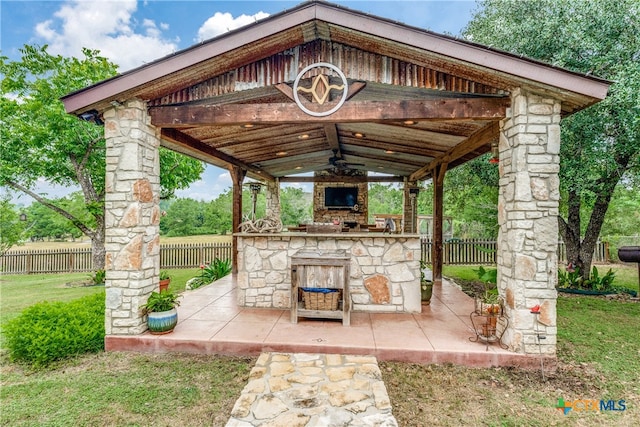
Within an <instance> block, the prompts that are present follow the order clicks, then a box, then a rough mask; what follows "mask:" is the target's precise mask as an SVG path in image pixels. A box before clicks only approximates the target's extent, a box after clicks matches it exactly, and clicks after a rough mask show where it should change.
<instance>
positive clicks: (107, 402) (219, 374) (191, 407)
mask: <svg viewBox="0 0 640 427" xmlns="http://www.w3.org/2000/svg"><path fill="white" fill-rule="evenodd" d="M254 363H255V361H254V360H253V359H251V358H234V357H222V356H203V355H175V354H173V355H168V354H165V355H148V354H127V353H102V354H99V355H93V356H84V357H79V358H77V359H74V360H71V361H67V362H65V363H62V364H59V365H58V366H57V367H56V368H55V369H50V370H44V371H36V372H30V371H25V370H24V369H23V368H22V367H21V366H18V365H15V364H5V363H3V366H2V387H1V388H0V399H1V400H2V406H3V410H2V411H1V412H0V424H1V425H5V426H8V425H10V426H13V427H17V426H125V425H126V426H143V425H154V426H174V425H180V426H222V425H224V424H225V423H226V421H227V419H228V418H229V414H230V412H231V409H232V408H233V405H234V403H235V401H236V399H237V398H238V396H239V395H240V391H241V390H242V388H243V387H244V386H245V384H246V382H247V380H248V376H249V371H250V370H251V367H252V366H253V364H254Z"/></svg>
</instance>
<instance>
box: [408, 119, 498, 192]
mask: <svg viewBox="0 0 640 427" xmlns="http://www.w3.org/2000/svg"><path fill="white" fill-rule="evenodd" d="M499 133H500V125H499V123H498V122H491V123H489V124H488V125H487V126H485V127H483V128H482V129H480V130H478V131H476V132H475V133H473V134H472V135H471V136H470V137H469V138H467V140H466V141H464V142H463V143H461V144H458V145H456V146H455V147H453V148H452V149H450V150H449V151H447V152H446V153H444V154H443V155H442V156H440V157H438V158H436V159H435V160H433V161H432V162H431V163H429V164H427V165H425V166H423V167H421V168H420V169H418V170H417V171H415V172H414V173H412V174H411V175H410V176H409V180H410V181H419V180H422V179H424V178H425V177H426V176H429V175H432V176H435V174H433V173H432V171H433V169H434V168H436V167H437V166H438V165H441V164H444V163H452V162H454V161H456V160H458V159H460V158H462V157H464V156H465V155H467V154H469V153H471V152H473V151H475V150H477V149H478V148H480V147H482V146H483V145H487V144H489V143H491V141H493V140H494V139H496V138H498V135H499Z"/></svg>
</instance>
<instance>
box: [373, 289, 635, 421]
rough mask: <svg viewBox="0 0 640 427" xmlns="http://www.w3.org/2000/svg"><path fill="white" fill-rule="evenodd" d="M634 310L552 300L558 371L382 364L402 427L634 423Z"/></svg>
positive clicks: (584, 300) (587, 300)
mask: <svg viewBox="0 0 640 427" xmlns="http://www.w3.org/2000/svg"><path fill="white" fill-rule="evenodd" d="M639 318H640V304H638V303H637V302H623V301H615V300H613V301H612V300H607V299H606V298H602V297H597V298H594V297H573V296H559V297H558V367H557V369H556V371H555V372H551V371H546V372H545V379H544V380H543V379H542V375H541V373H540V371H525V370H521V369H515V368H492V369H473V368H466V367H463V366H451V365H417V364H407V363H394V362H380V367H381V369H382V374H383V378H384V381H385V384H386V386H387V390H388V392H389V396H390V398H391V403H392V405H393V413H394V415H395V417H396V419H397V420H398V424H399V425H401V426H425V425H437V426H476V425H484V426H538V425H559V426H574V425H576V426H587V425H609V426H632V425H640V358H639V356H640V340H638V338H637V325H638V319H639ZM559 398H563V399H565V400H566V401H573V400H578V399H594V400H598V401H599V400H600V399H605V400H609V399H611V400H615V401H618V400H620V399H623V400H625V401H626V405H627V410H626V411H624V412H620V413H614V412H602V413H600V412H593V411H581V412H578V411H572V412H570V413H569V414H568V415H563V414H562V413H561V412H560V411H558V410H557V409H555V406H556V405H557V403H558V399H559Z"/></svg>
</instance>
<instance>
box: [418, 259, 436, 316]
mask: <svg viewBox="0 0 640 427" xmlns="http://www.w3.org/2000/svg"><path fill="white" fill-rule="evenodd" d="M426 268H427V263H426V262H425V261H420V299H421V301H422V303H423V304H425V305H428V304H430V303H431V296H432V295H433V281H432V280H427V279H426V277H425V270H426Z"/></svg>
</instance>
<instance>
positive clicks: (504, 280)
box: [498, 90, 560, 356]
mask: <svg viewBox="0 0 640 427" xmlns="http://www.w3.org/2000/svg"><path fill="white" fill-rule="evenodd" d="M499 147H500V166H499V168H500V193H499V200H498V224H499V227H500V229H499V234H498V287H499V291H500V295H501V296H503V297H504V299H505V303H506V314H507V316H508V318H509V326H508V328H507V330H506V331H505V334H504V337H503V342H504V343H506V344H507V345H509V347H510V349H511V350H513V351H516V352H519V353H527V354H538V352H539V351H540V349H541V350H542V353H544V354H546V355H548V356H555V352H556V334H557V328H556V298H557V293H556V290H555V286H556V282H557V269H558V258H557V246H558V244H557V241H558V219H557V216H558V200H559V199H560V195H559V180H558V172H559V170H560V158H559V152H560V102H558V101H556V100H554V99H550V98H545V97H541V96H538V95H534V94H530V93H526V92H523V91H520V90H516V91H514V92H513V93H512V102H511V108H510V109H509V110H508V112H507V118H506V119H504V120H503V122H502V123H501V134H500V145H499ZM536 305H540V306H541V312H540V314H538V315H536V314H532V313H531V310H530V309H531V307H534V306H536ZM538 334H540V335H541V336H544V337H545V339H544V340H540V342H541V343H542V344H541V346H540V344H539V340H538Z"/></svg>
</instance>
